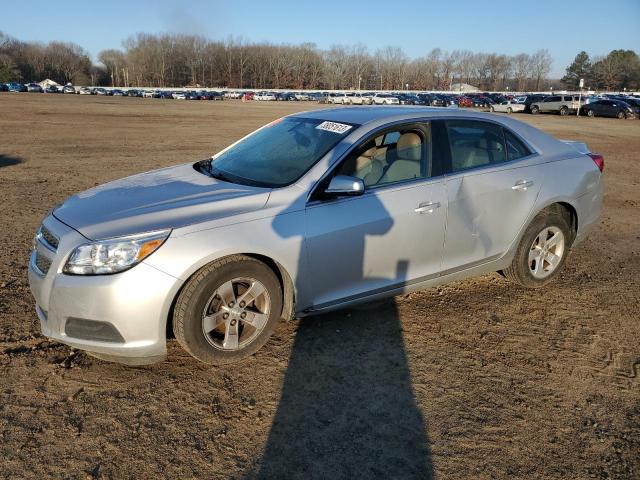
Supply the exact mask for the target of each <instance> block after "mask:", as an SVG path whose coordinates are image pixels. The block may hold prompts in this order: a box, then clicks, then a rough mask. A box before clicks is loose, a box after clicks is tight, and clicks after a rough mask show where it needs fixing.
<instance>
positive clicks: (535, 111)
mask: <svg viewBox="0 0 640 480" xmlns="http://www.w3.org/2000/svg"><path fill="white" fill-rule="evenodd" d="M531 113H533V114H534V115H537V114H538V113H540V107H538V106H537V105H533V106H532V107H531Z"/></svg>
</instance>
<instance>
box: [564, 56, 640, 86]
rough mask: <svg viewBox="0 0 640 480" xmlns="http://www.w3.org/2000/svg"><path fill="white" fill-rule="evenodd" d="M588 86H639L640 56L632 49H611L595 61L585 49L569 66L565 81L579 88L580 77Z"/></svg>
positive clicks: (568, 84) (566, 83)
mask: <svg viewBox="0 0 640 480" xmlns="http://www.w3.org/2000/svg"><path fill="white" fill-rule="evenodd" d="M581 79H582V80H584V86H585V88H587V87H588V88H598V89H604V90H618V91H621V90H638V89H640V57H638V55H637V54H636V52H634V51H633V50H612V51H611V52H609V54H608V55H606V56H603V57H597V58H595V59H594V60H593V61H592V60H591V58H590V57H589V54H588V53H587V52H585V51H582V52H580V53H578V55H576V58H575V60H574V61H573V63H571V65H569V66H568V67H567V70H566V75H565V76H564V77H563V78H562V82H563V83H564V84H565V85H567V87H568V88H571V89H577V88H579V85H580V80H581Z"/></svg>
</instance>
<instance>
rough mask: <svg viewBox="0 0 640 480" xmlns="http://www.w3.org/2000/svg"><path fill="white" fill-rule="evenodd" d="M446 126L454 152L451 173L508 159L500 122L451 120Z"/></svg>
mask: <svg viewBox="0 0 640 480" xmlns="http://www.w3.org/2000/svg"><path fill="white" fill-rule="evenodd" d="M446 126H447V134H448V137H449V148H450V151H451V172H453V173H455V172H460V171H464V170H469V169H471V168H477V167H484V166H490V165H495V164H499V163H502V162H505V161H507V154H506V151H505V144H504V136H503V133H502V127H501V126H500V125H497V124H494V123H489V122H483V121H480V120H448V121H446Z"/></svg>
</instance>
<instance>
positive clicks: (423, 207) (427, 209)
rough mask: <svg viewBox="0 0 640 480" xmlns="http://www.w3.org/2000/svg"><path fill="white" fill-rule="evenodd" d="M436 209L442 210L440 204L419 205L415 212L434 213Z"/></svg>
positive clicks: (427, 203)
mask: <svg viewBox="0 0 640 480" xmlns="http://www.w3.org/2000/svg"><path fill="white" fill-rule="evenodd" d="M436 208H440V202H426V203H421V204H420V205H418V206H417V207H416V208H415V209H414V210H413V211H414V212H416V213H433V211H434V210H435V209H436Z"/></svg>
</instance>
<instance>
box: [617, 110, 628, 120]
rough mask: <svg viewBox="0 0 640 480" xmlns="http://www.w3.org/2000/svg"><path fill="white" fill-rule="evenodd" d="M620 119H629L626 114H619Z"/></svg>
mask: <svg viewBox="0 0 640 480" xmlns="http://www.w3.org/2000/svg"><path fill="white" fill-rule="evenodd" d="M618 118H619V119H620V120H623V119H625V118H627V116H626V115H625V113H624V112H618Z"/></svg>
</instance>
